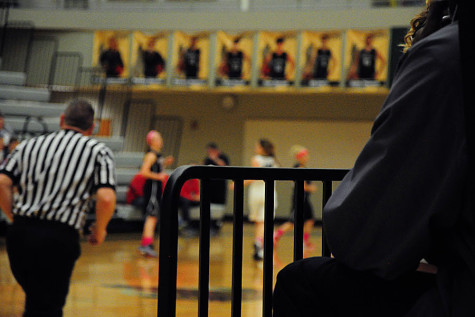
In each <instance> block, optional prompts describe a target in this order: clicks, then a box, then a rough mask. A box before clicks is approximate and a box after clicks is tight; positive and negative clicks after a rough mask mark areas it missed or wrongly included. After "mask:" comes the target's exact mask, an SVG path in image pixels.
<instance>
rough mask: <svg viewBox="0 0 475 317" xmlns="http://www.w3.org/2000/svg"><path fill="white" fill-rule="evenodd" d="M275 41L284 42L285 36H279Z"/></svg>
mask: <svg viewBox="0 0 475 317" xmlns="http://www.w3.org/2000/svg"><path fill="white" fill-rule="evenodd" d="M275 42H276V43H277V44H279V43H284V38H283V37H279V38H278V39H277V40H276V41H275Z"/></svg>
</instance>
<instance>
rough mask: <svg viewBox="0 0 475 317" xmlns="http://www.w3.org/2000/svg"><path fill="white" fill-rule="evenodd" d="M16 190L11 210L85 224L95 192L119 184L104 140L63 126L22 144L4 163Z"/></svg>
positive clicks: (2, 169) (77, 225) (0, 169)
mask: <svg viewBox="0 0 475 317" xmlns="http://www.w3.org/2000/svg"><path fill="white" fill-rule="evenodd" d="M0 173H3V174H6V175H7V176H9V177H10V178H11V179H12V181H13V183H14V185H16V186H17V188H18V193H17V194H16V195H15V197H14V203H13V214H14V215H16V216H24V217H31V218H39V219H45V220H49V221H57V222H62V223H65V224H68V225H69V226H71V227H74V228H76V229H80V228H82V226H83V225H84V222H85V218H86V212H87V208H88V205H89V201H90V199H91V197H92V196H93V195H94V194H95V192H96V190H97V189H98V188H100V187H110V188H112V189H115V185H116V180H115V164H114V157H113V154H112V152H111V150H110V149H109V148H108V147H107V146H106V145H104V144H103V143H101V142H99V141H97V140H95V139H91V138H89V137H86V136H84V135H83V134H81V133H80V132H77V131H74V130H60V131H57V132H53V133H51V134H47V135H42V136H39V137H35V138H32V139H29V140H27V141H24V142H22V143H21V144H19V145H18V146H17V147H16V149H15V150H14V151H13V152H12V153H11V155H10V156H9V157H8V158H7V159H6V161H5V162H3V163H2V165H1V166H0Z"/></svg>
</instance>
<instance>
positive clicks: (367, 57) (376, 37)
mask: <svg viewBox="0 0 475 317" xmlns="http://www.w3.org/2000/svg"><path fill="white" fill-rule="evenodd" d="M388 52H389V31H388V30H370V31H359V30H348V31H347V33H346V49H345V70H346V80H347V81H346V85H347V86H348V87H368V86H383V85H384V84H385V83H386V81H387V76H388V71H387V64H388Z"/></svg>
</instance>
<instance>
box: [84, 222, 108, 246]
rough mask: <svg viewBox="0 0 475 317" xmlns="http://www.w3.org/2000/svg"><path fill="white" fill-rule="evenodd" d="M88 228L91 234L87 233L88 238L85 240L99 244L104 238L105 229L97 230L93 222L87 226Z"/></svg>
mask: <svg viewBox="0 0 475 317" xmlns="http://www.w3.org/2000/svg"><path fill="white" fill-rule="evenodd" d="M89 230H91V234H90V235H89V238H88V239H87V240H88V242H89V243H90V244H92V245H100V244H102V242H104V240H105V239H106V235H107V231H106V230H98V229H97V226H96V224H95V223H94V224H92V225H91V226H90V227H89Z"/></svg>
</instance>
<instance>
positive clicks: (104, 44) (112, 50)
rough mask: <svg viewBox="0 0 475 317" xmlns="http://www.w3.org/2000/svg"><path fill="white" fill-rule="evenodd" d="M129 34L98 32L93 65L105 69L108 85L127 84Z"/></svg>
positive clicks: (94, 46) (95, 35) (95, 37)
mask: <svg viewBox="0 0 475 317" xmlns="http://www.w3.org/2000/svg"><path fill="white" fill-rule="evenodd" d="M129 47H130V40H129V33H128V32H122V31H96V32H95V33H94V45H93V52H92V61H93V65H94V66H97V67H100V68H102V69H103V71H104V74H105V76H106V79H107V82H108V83H118V84H120V83H126V82H127V77H128V76H129V67H128V62H129Z"/></svg>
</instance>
